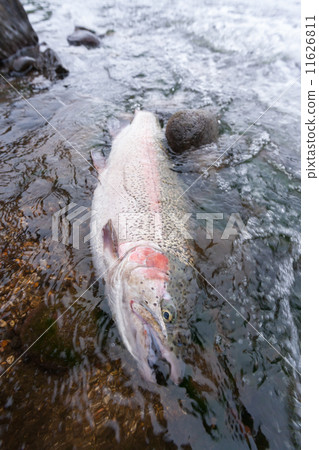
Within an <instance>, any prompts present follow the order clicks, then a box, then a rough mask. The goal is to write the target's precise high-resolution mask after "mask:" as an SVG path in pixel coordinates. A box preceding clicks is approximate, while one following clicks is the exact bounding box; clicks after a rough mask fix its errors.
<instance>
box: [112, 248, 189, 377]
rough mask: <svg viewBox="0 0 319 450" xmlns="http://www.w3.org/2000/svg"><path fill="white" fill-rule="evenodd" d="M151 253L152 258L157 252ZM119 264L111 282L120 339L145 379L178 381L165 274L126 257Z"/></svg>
mask: <svg viewBox="0 0 319 450" xmlns="http://www.w3.org/2000/svg"><path fill="white" fill-rule="evenodd" d="M134 253H135V259H136V252H134ZM140 253H143V250H141V252H140ZM144 253H145V251H144ZM155 254H156V255H157V256H156V258H159V257H160V255H161V254H159V253H158V252H156V253H155ZM153 256H154V254H153ZM163 256H164V255H163ZM119 266H120V268H119V271H118V275H117V277H116V283H114V282H113V286H114V287H115V286H117V292H116V293H115V292H114V293H113V298H114V296H116V297H117V299H116V301H113V305H115V308H114V309H115V317H116V323H117V326H118V329H119V332H120V334H121V337H122V339H123V342H124V343H125V345H126V347H127V349H128V350H129V352H130V353H131V354H132V356H133V357H134V358H135V359H136V361H137V363H138V367H139V370H140V372H141V374H142V376H143V377H144V378H145V379H146V380H147V381H151V382H158V383H165V382H166V381H167V380H168V378H170V379H171V380H172V381H173V382H174V383H176V384H178V383H179V382H180V381H181V379H182V376H183V363H182V361H181V359H179V358H178V356H177V354H176V349H175V346H174V344H173V339H172V333H171V328H172V327H174V323H175V322H176V320H177V310H176V305H175V303H174V300H173V299H172V298H171V296H170V294H169V292H168V291H167V284H168V281H169V280H168V274H167V272H164V271H163V270H162V269H161V268H159V267H152V266H147V265H145V261H144V262H143V263H142V262H141V261H140V260H138V261H136V260H134V259H133V260H132V259H130V258H129V257H127V258H124V261H122V262H121V263H120V264H119Z"/></svg>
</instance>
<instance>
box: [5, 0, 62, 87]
mask: <svg viewBox="0 0 319 450" xmlns="http://www.w3.org/2000/svg"><path fill="white" fill-rule="evenodd" d="M0 68H1V71H2V72H3V73H7V72H8V73H9V74H10V75H14V76H17V75H18V76H21V75H24V74H26V73H28V72H30V71H31V70H36V71H38V72H40V73H42V74H43V75H44V76H46V77H47V78H49V79H51V80H54V79H56V78H64V77H65V76H66V75H67V74H68V71H67V70H66V69H65V68H64V67H63V66H62V64H61V61H60V60H59V58H58V56H57V55H56V54H55V52H54V51H53V50H51V49H49V48H47V49H46V50H45V51H44V52H41V51H40V49H39V45H38V36H37V34H36V33H35V31H34V30H33V28H32V26H31V24H30V22H29V19H28V16H27V14H26V12H25V11H24V9H23V6H22V5H21V3H20V2H19V0H0Z"/></svg>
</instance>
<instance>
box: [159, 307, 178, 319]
mask: <svg viewBox="0 0 319 450" xmlns="http://www.w3.org/2000/svg"><path fill="white" fill-rule="evenodd" d="M162 316H163V319H164V322H173V321H174V319H175V311H174V309H173V308H169V307H165V308H163V310H162Z"/></svg>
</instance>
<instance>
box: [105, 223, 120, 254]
mask: <svg viewBox="0 0 319 450" xmlns="http://www.w3.org/2000/svg"><path fill="white" fill-rule="evenodd" d="M102 233H103V250H104V252H107V253H108V254H109V256H110V257H112V258H118V257H119V252H118V239H117V234H116V231H115V229H114V227H113V223H112V220H111V219H110V220H109V221H108V222H107V224H106V225H104V227H103V230H102Z"/></svg>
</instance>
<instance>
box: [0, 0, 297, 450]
mask: <svg viewBox="0 0 319 450" xmlns="http://www.w3.org/2000/svg"><path fill="white" fill-rule="evenodd" d="M24 5H25V8H26V10H27V11H28V12H29V17H30V20H31V23H32V24H33V26H34V28H35V30H36V31H37V33H38V35H39V37H40V42H46V43H47V44H48V45H49V46H50V47H51V48H53V49H54V50H56V51H57V52H58V54H59V55H60V57H61V59H62V62H63V64H64V65H65V66H66V67H67V68H68V69H69V71H70V75H69V76H68V77H67V78H65V79H64V80H62V81H58V82H56V83H51V82H49V81H48V80H46V79H45V78H43V77H42V76H37V77H35V76H34V75H32V74H30V75H28V76H25V77H23V78H18V79H10V82H11V83H12V84H13V86H14V87H15V88H16V89H17V90H18V91H19V92H21V93H22V94H23V95H24V97H25V98H26V99H27V100H28V101H29V102H30V103H31V104H32V105H33V106H34V108H36V109H37V110H38V111H39V112H41V114H42V115H43V116H44V117H45V118H46V119H47V120H48V121H49V122H50V124H51V126H50V125H48V124H47V123H46V122H45V121H44V119H43V118H42V117H40V116H39V115H38V114H37V112H36V111H34V110H33V109H32V108H31V107H30V105H29V104H27V102H26V101H25V100H23V99H21V97H19V95H18V94H17V92H16V91H14V89H12V88H11V87H9V86H8V85H7V84H5V83H4V82H3V81H1V97H0V105H1V109H0V132H1V138H0V156H1V168H0V171H1V176H0V192H1V211H0V218H1V222H0V233H1V305H0V311H1V316H0V317H1V319H2V320H3V321H4V322H5V324H4V323H3V322H1V324H2V325H3V326H2V327H1V328H0V338H1V341H0V342H1V345H0V351H1V353H0V357H1V364H0V367H1V369H0V370H1V371H2V372H3V371H4V370H6V368H7V367H8V363H7V361H6V360H7V358H10V357H13V358H14V359H17V358H18V357H19V355H20V354H21V353H22V351H23V349H24V347H23V345H24V344H26V343H27V344H28V343H31V342H33V340H34V339H36V338H37V337H38V336H39V335H40V334H41V332H42V330H44V329H45V328H46V327H47V326H49V325H51V324H52V323H53V320H55V319H56V318H57V317H58V315H59V314H60V313H62V312H63V311H65V310H66V308H67V307H68V306H70V305H71V304H72V302H74V301H75V300H76V299H77V298H78V297H79V296H80V295H81V294H82V293H83V292H84V291H85V290H86V289H87V288H88V287H89V286H90V285H91V284H92V282H93V281H94V279H95V278H96V274H95V272H94V268H93V264H92V256H91V249H90V244H89V242H86V243H84V242H83V238H84V236H85V235H86V234H88V232H89V220H86V221H84V222H83V224H82V225H81V239H80V241H81V242H80V245H79V249H77V248H74V246H72V245H71V244H72V236H71V237H70V240H69V243H68V245H65V244H63V242H62V238H61V235H60V236H59V241H55V240H53V239H52V216H53V215H54V214H55V213H56V212H57V211H59V210H60V209H61V208H63V207H65V206H66V205H67V204H69V203H71V202H73V203H75V204H76V205H77V207H80V206H82V207H83V210H82V212H81V211H80V212H79V215H78V216H77V218H80V217H83V216H84V215H85V213H86V212H89V210H90V205H91V199H92V195H93V191H94V189H95V186H96V182H97V180H96V174H95V171H94V170H93V169H92V167H91V166H90V164H89V163H88V162H86V161H85V159H86V160H87V161H89V162H90V152H91V150H93V149H95V150H103V151H104V152H105V153H106V154H107V153H108V152H109V149H110V142H111V138H110V133H109V128H110V127H112V128H114V126H116V124H117V119H118V118H120V117H121V115H122V114H123V113H127V112H129V113H132V112H133V111H134V110H135V109H136V108H138V107H140V108H143V109H147V110H151V111H154V112H158V113H159V115H160V116H161V117H162V118H163V119H164V121H165V120H166V119H167V117H168V116H169V114H170V113H172V112H175V111H176V110H179V109H182V108H198V107H211V108H212V109H214V110H215V111H216V112H217V113H218V114H219V117H220V129H221V136H220V139H219V143H218V145H213V146H210V147H206V148H202V149H198V150H196V151H194V152H188V153H185V154H184V155H182V156H179V157H173V161H174V167H175V170H176V171H177V172H178V174H179V176H180V178H181V182H183V183H184V184H185V185H186V186H190V185H191V184H192V182H194V181H195V180H196V179H197V178H198V176H199V175H200V174H201V173H202V172H203V171H205V169H208V168H209V169H210V170H209V172H208V173H207V174H206V175H205V176H203V177H201V178H200V180H198V181H197V182H196V183H195V184H194V185H193V186H192V187H191V188H190V189H189V190H188V191H187V198H188V199H189V201H190V204H191V205H192V211H193V214H194V217H195V214H196V213H198V212H201V213H203V212H209V213H210V212H218V213H223V214H224V218H223V219H222V220H219V221H216V222H215V228H214V231H215V240H214V245H208V244H209V242H208V241H207V240H205V239H204V238H203V232H200V233H197V234H196V236H195V252H196V263H195V265H196V268H197V270H198V271H199V272H200V273H201V275H198V273H197V274H196V272H193V278H192V280H191V282H190V284H191V286H193V285H194V289H195V290H196V293H197V295H196V302H195V304H193V302H190V304H191V305H192V306H191V307H190V308H189V311H188V313H189V317H188V327H189V330H190V339H189V340H188V343H187V346H186V347H185V348H184V360H185V364H186V369H185V377H184V379H183V382H182V383H181V385H180V386H174V385H170V384H169V385H168V386H159V385H150V384H148V383H146V382H145V381H143V379H142V378H141V377H140V375H139V374H138V372H137V370H136V365H135V362H134V361H133V360H132V358H131V357H130V355H129V354H128V352H127V351H126V349H125V348H124V346H123V344H122V343H121V340H120V338H119V334H118V331H117V328H116V326H115V324H114V323H113V321H112V319H111V318H110V315H109V310H108V307H107V305H106V304H105V302H103V295H102V288H101V286H98V283H96V284H94V286H93V287H92V288H90V289H89V290H88V291H87V292H85V294H84V295H83V296H82V298H81V299H80V300H79V301H78V302H77V303H76V304H75V305H74V306H72V307H71V308H70V309H69V310H68V311H67V313H66V314H65V315H64V316H63V318H62V319H61V320H59V321H58V324H57V325H54V326H53V327H52V328H51V332H50V333H48V336H46V338H43V341H42V342H43V344H41V341H40V343H39V344H37V345H35V346H34V347H33V348H32V349H31V350H30V351H29V352H28V353H27V354H26V355H25V357H23V358H22V359H21V360H20V361H19V362H18V363H17V364H16V365H15V366H14V367H13V368H12V369H11V370H10V371H9V372H6V373H5V374H4V375H3V376H2V377H1V379H0V383H1V392H0V443H1V444H2V447H3V448H49V447H50V448H88V447H93V448H111V447H112V448H132V447H133V446H136V447H139V448H194V449H197V448H198V449H199V448H216V449H227V450H228V449H245V448H258V449H264V448H271V449H284V448H299V445H300V438H299V427H300V416H299V401H300V392H299V381H300V380H299V375H298V373H297V372H296V371H295V370H294V369H293V368H292V366H293V367H295V368H297V370H300V366H299V365H300V360H299V354H300V345H299V337H300V336H299V331H300V239H299V231H300V172H299V170H300V161H299V159H300V158H299V134H300V130H299V119H300V117H299V101H300V98H299V89H300V85H299V81H298V77H299V73H300V62H299V3H298V2H289V4H287V2H284V1H282V0H279V1H272V0H268V1H267V2H263V3H262V4H260V3H256V2H253V1H248V0H246V1H239V2H236V1H235V0H232V1H227V2H210V1H202V2H200V4H198V2H193V1H188V2H182V1H176V2H174V3H173V2H169V1H164V2H159V3H156V4H154V3H153V2H149V1H138V2H134V3H133V2H127V1H112V2H102V1H100V0H94V1H93V2H85V1H83V0H81V1H78V2H74V3H73V2H72V3H71V2H63V1H62V0H60V1H59V0H49V1H45V2H33V1H32V2H31V1H29V2H24ZM75 25H83V26H86V27H88V28H92V29H94V30H95V31H96V32H97V33H98V34H105V33H106V34H105V37H104V38H103V39H102V46H101V47H100V48H98V49H92V50H87V49H86V48H84V47H83V48H82V47H71V46H69V45H68V43H67V41H66V36H67V35H68V34H70V33H71V32H72V31H73V28H74V26H75ZM292 83H294V84H293V85H292V86H291V87H290V88H289V90H287V92H284V91H285V89H287V88H288V86H289V85H290V84H292ZM280 95H282V97H281V98H279V99H278V97H279V96H280ZM277 99H278V100H277ZM274 102H275V104H274ZM273 104H274V106H272V105H273ZM271 106H272V107H271ZM269 107H271V109H270V110H269V111H268V112H267V113H266V114H265V115H263V116H262V117H260V118H259V116H260V115H261V114H262V113H263V112H264V111H266V110H267V108H269ZM256 120H257V122H256V124H255V125H254V126H253V127H251V128H250V129H248V130H247V128H248V127H249V126H250V125H251V123H252V122H255V121H256ZM52 126H53V127H54V128H55V129H54V128H52ZM57 130H58V131H57ZM246 130H247V131H246ZM245 131H246V133H245V135H244V136H243V137H242V138H241V139H240V140H238V142H237V139H238V138H239V137H240V135H241V134H242V133H244V132H245ZM66 140H67V141H68V142H66ZM225 150H227V151H226V152H225ZM224 152H225V153H224ZM223 153H224V154H223ZM218 156H221V157H220V159H219V160H218V161H217V162H216V163H215V161H216V158H217V157H218ZM211 166H213V167H211ZM74 208H75V207H74ZM75 209H76V208H75ZM232 213H239V214H240V217H241V218H242V220H243V222H244V223H245V225H246V230H247V232H248V235H247V233H246V234H245V233H241V234H239V235H238V236H237V237H236V238H235V239H231V240H228V241H222V240H220V239H219V236H220V233H221V232H222V231H223V230H224V228H225V226H226V223H227V221H228V218H229V216H230V214H232ZM74 220H75V218H74V219H73V221H74ZM199 222H200V224H201V226H202V227H203V228H204V227H205V222H204V221H203V220H201V221H199ZM199 222H197V223H199ZM203 277H204V278H205V279H206V280H207V281H204V278H203ZM216 290H217V291H218V292H217V291H216ZM41 305H42V306H41ZM43 305H44V306H43ZM233 307H235V308H236V309H237V310H238V311H239V313H240V314H241V315H239V314H237V313H236V311H235V310H234V308H233ZM30 314H31V315H30ZM244 318H245V319H247V320H249V321H250V323H251V324H252V325H253V327H255V329H257V330H258V331H260V332H261V333H262V334H263V336H264V337H265V338H266V339H267V341H268V342H266V341H265V340H264V339H263V338H262V337H261V336H260V335H258V333H257V332H256V330H255V329H253V328H252V327H251V326H250V325H249V324H248V323H247V322H246V321H245V320H244ZM270 344H271V345H270ZM272 346H273V347H272ZM274 348H275V349H276V350H277V351H276V350H275V349H274ZM278 352H279V353H280V354H281V355H282V356H284V357H285V358H286V359H283V357H282V356H281V355H280V354H279V353H278ZM9 361H10V359H9Z"/></svg>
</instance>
